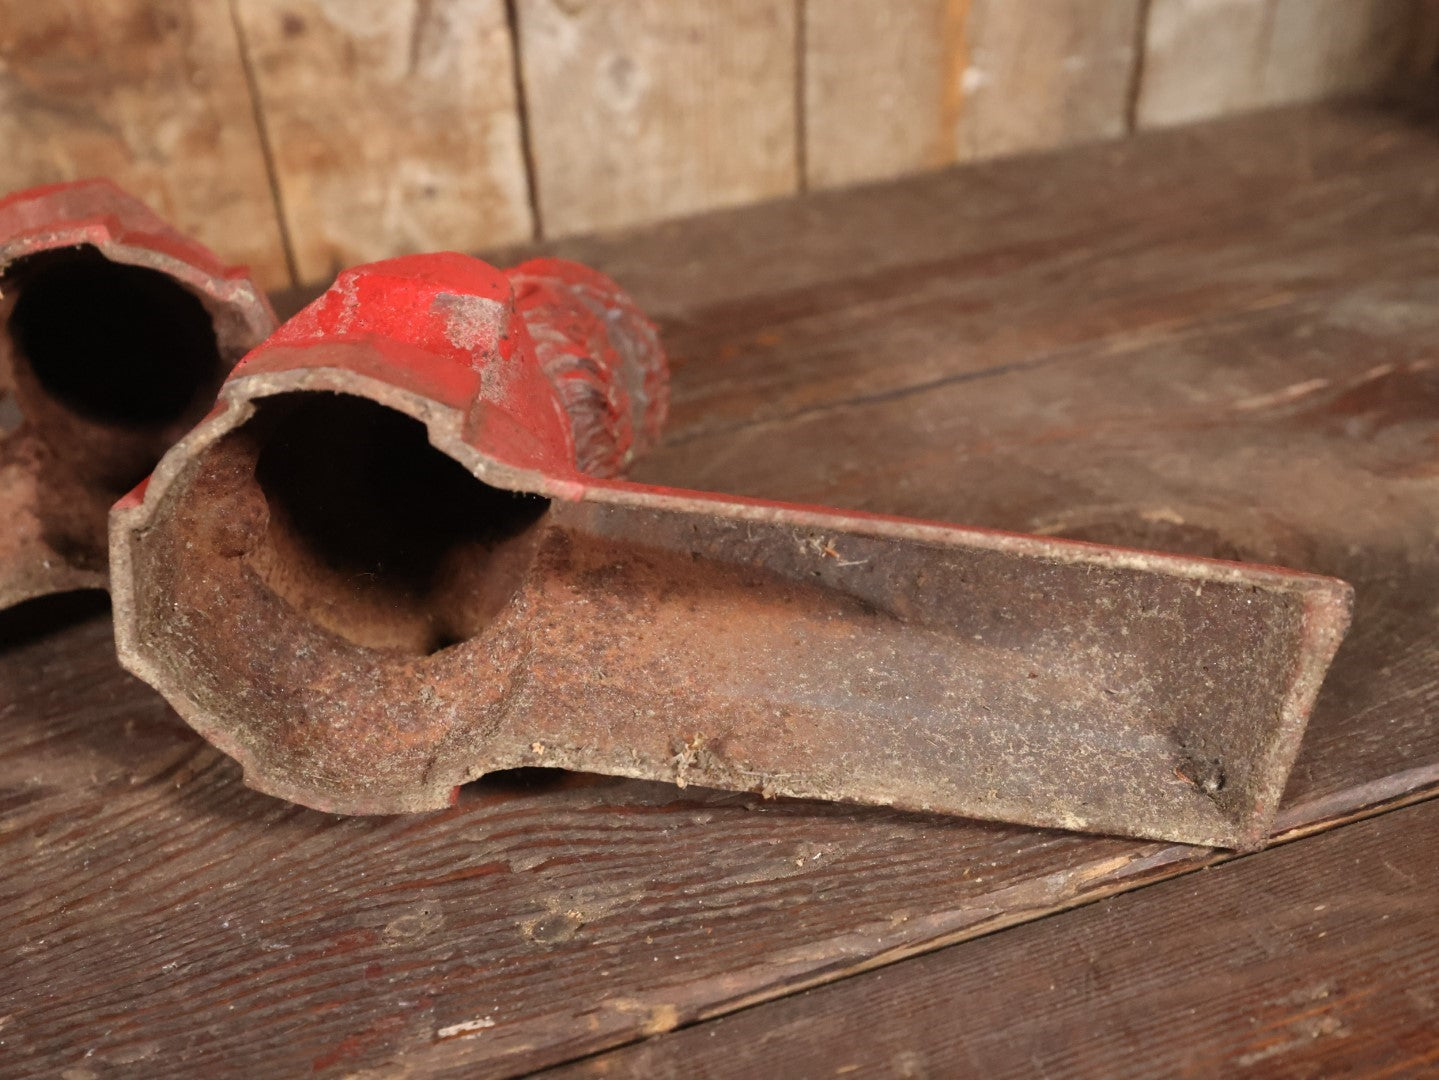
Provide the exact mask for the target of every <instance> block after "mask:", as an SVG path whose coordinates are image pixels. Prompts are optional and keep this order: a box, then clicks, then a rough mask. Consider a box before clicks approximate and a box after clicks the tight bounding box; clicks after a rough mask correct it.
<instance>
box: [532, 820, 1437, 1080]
mask: <svg viewBox="0 0 1439 1080" xmlns="http://www.w3.org/2000/svg"><path fill="white" fill-rule="evenodd" d="M1436 836H1439V803H1436V802H1430V803H1427V804H1426V805H1423V806H1419V807H1413V808H1410V809H1407V810H1399V811H1396V812H1394V813H1392V814H1387V815H1385V816H1383V817H1380V818H1377V819H1374V820H1371V821H1366V822H1363V823H1361V824H1358V825H1353V826H1350V827H1347V828H1344V829H1339V830H1336V831H1335V832H1332V833H1330V834H1328V835H1326V836H1323V837H1319V838H1316V839H1315V840H1313V841H1311V842H1309V843H1305V844H1297V845H1292V846H1290V847H1287V848H1284V849H1281V850H1276V851H1273V852H1271V853H1269V854H1268V855H1266V856H1265V857H1263V858H1254V859H1242V860H1239V861H1237V862H1235V863H1232V864H1230V865H1227V866H1224V867H1219V868H1216V869H1214V870H1212V871H1210V872H1208V873H1205V874H1197V875H1195V876H1193V877H1188V878H1184V879H1182V880H1179V881H1168V882H1165V883H1163V884H1161V885H1157V886H1155V887H1154V888H1152V889H1145V890H1143V891H1142V892H1137V893H1132V894H1130V895H1127V896H1122V897H1115V898H1113V899H1110V900H1106V901H1104V902H1103V903H1100V904H1096V905H1094V906H1092V907H1088V908H1085V909H1084V910H1082V911H1074V912H1070V913H1068V914H1066V915H1062V916H1056V917H1055V918H1053V919H1049V920H1045V921H1043V922H1037V923H1031V924H1030V925H1028V926H1023V927H1020V928H1018V929H1015V930H1011V931H1008V932H1006V933H1003V934H996V935H994V936H992V937H989V938H985V939H984V940H982V941H973V942H969V943H967V944H964V945H957V946H954V947H952V948H949V949H945V950H943V951H941V952H937V953H932V954H931V955H929V956H924V957H920V958H918V959H915V960H910V961H906V962H905V963H902V964H895V965H893V966H891V967H888V968H885V969H884V970H882V971H877V972H873V973H871V974H868V975H863V976H861V977H859V978H856V979H848V980H846V981H844V982H841V983H837V984H835V985H833V986H828V987H824V988H823V989H819V990H812V991H809V992H808V993H805V994H801V995H796V996H794V997H790V998H786V999H785V1000H783V1001H779V1002H774V1003H772V1004H769V1005H764V1006H761V1007H760V1008H757V1009H751V1010H748V1011H746V1012H744V1013H740V1014H738V1015H736V1016H732V1017H726V1018H724V1019H721V1020H716V1021H713V1022H711V1023H708V1024H701V1025H698V1026H696V1027H692V1028H689V1029H687V1030H685V1031H682V1032H675V1033H674V1034H671V1035H666V1036H663V1037H661V1038H658V1039H652V1040H650V1041H648V1042H644V1043H641V1044H639V1045H636V1046H633V1047H627V1048H625V1049H623V1050H617V1051H614V1052H611V1053H609V1054H605V1055H602V1056H600V1057H598V1058H595V1059H592V1060H590V1061H587V1062H583V1063H579V1064H576V1065H574V1066H571V1067H567V1068H561V1069H557V1070H555V1071H554V1072H552V1073H547V1074H546V1076H550V1077H554V1078H556V1080H558V1078H560V1077H566V1078H579V1077H600V1076H644V1077H650V1078H653V1080H670V1078H684V1080H691V1078H694V1080H702V1078H719V1077H745V1076H814V1077H818V1076H845V1075H849V1074H851V1073H853V1074H855V1075H862V1076H897V1077H902V1076H952V1077H958V1076H976V1077H979V1076H982V1077H996V1078H998V1077H1029V1076H1036V1075H1038V1076H1046V1077H1083V1076H1106V1077H1138V1076H1243V1077H1296V1078H1297V1077H1318V1076H1324V1077H1337V1076H1373V1077H1381V1076H1420V1075H1432V1071H1433V1068H1434V1065H1435V1062H1436V1061H1439V845H1436V844H1435V842H1434V841H1435V838H1436ZM1201 912H1202V913H1203V914H1202V917H1199V918H1196V917H1195V915H1196V914H1198V913H1201ZM861 1018H862V1020H861ZM857 1021H860V1022H857Z"/></svg>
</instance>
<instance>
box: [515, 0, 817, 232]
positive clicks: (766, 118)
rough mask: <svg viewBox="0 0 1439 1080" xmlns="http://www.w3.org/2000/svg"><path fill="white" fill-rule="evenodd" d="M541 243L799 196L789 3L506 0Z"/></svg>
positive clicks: (789, 0) (791, 6)
mask: <svg viewBox="0 0 1439 1080" xmlns="http://www.w3.org/2000/svg"><path fill="white" fill-rule="evenodd" d="M517 12H518V16H519V40H520V54H521V55H520V60H521V67H522V71H523V75H524V88H525V97H526V110H527V115H528V119H529V125H530V145H531V148H532V153H533V158H534V163H535V182H536V189H537V194H538V199H539V208H540V220H541V223H542V225H543V229H544V232H545V233H546V234H547V235H564V234H567V233H575V232H583V231H588V230H592V229H603V228H612V227H616V226H622V225H628V224H631V223H635V222H643V221H651V220H655V219H659V218H665V217H670V216H673V215H678V214H685V213H692V212H695V211H700V210H706V209H710V208H713V207H720V206H731V205H735V204H739V203H745V202H751V201H754V200H756V199H763V198H768V197H771V196H775V195H783V194H786V193H788V192H792V191H794V190H795V189H796V188H797V186H798V168H797V164H796V160H797V146H796V135H795V130H796V117H795V97H796V93H795V80H796V77H797V71H796V44H795V40H796V39H795V33H796V21H797V20H796V17H795V0H727V2H725V3H722V4H720V3H713V2H712V0H624V2H609V0H518V3H517Z"/></svg>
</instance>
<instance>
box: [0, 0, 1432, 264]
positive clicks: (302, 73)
mask: <svg viewBox="0 0 1439 1080" xmlns="http://www.w3.org/2000/svg"><path fill="white" fill-rule="evenodd" d="M1436 63H1439V0H1030V2H1027V3H1024V4H1018V3H1012V2H1010V0H902V2H899V3H880V2H878V0H728V2H726V3H723V4H716V3H710V2H708V0H605V2H600V0H398V2H391V0H191V2H185V0H153V2H147V0H54V2H52V3H48V4H35V3H30V2H28V0H0V146H4V147H5V153H3V154H0V190H8V189H14V188H20V187H26V186H30V185H32V184H38V183H46V182H50V181H56V180H65V179H72V178H76V177H80V176H89V175H96V174H104V175H108V176H111V177H113V178H115V179H116V180H118V181H119V182H120V183H122V184H123V185H125V186H127V187H129V188H131V189H132V190H134V191H135V192H137V193H138V194H139V195H141V196H142V197H144V198H145V199H147V200H148V201H149V202H151V203H153V204H154V205H155V206H156V208H157V209H159V210H160V211H161V212H162V213H164V214H165V215H166V216H168V217H169V218H171V219H172V220H174V221H175V222H176V223H177V224H179V225H180V226H181V227H183V228H185V229H187V230H190V231H192V232H194V233H195V234H196V235H198V236H199V237H200V238H201V239H203V240H205V241H206V242H207V243H209V244H210V245H211V246H213V247H214V248H215V249H216V250H218V251H219V252H220V253H221V254H222V255H224V256H225V257H226V258H228V259H231V260H234V261H239V262H248V263H250V264H251V265H252V266H254V267H255V268H256V270H257V271H258V273H259V275H260V277H261V279H262V280H263V281H264V282H265V283H266V284H268V285H271V286H280V285H283V284H287V283H290V282H291V281H296V280H297V281H301V282H316V281H323V280H325V279H326V278H328V277H329V276H330V275H331V274H332V273H333V272H334V271H335V270H336V269H337V268H338V267H340V266H344V265H347V264H351V263H355V262H361V261H365V260H369V259H374V258H380V257H383V256H385V255H390V254H397V253H401V252H407V251H417V250H427V249H434V248H460V249H465V250H475V249H483V248H489V247H495V246H499V245H503V244H508V243H510V242H512V241H515V240H519V239H524V238H527V237H531V236H537V235H545V236H561V235H567V234H572V233H578V232H587V231H591V230H596V229H608V228H614V227H618V226H625V225H630V224H636V223H642V222H646V221H653V220H658V219H661V218H665V217H671V216H675V215H679V214H686V213H692V212H696V211H702V210H707V209H711V208H715V207H720V206H730V205H734V204H737V203H744V202H751V201H755V200H759V199H766V198H771V197H775V196H782V195H785V194H788V193H790V192H793V191H796V190H799V189H801V188H804V187H815V188H820V187H835V186H843V185H847V184H851V183H857V182H862V181H868V180H876V179H882V178H887V177H893V176H900V175H905V174H908V173H913V172H916V171H921V170H925V169H930V168H934V167H937V166H941V165H946V164H949V163H952V162H957V161H965V160H971V159H975V158H987V157H995V156H999V155H1005V154H1012V153H1017V152H1022V151H1028V150H1036V149H1043V148H1048V147H1054V146H1060V145H1064V144H1067V143H1074V142H1081V141H1087V140H1094V139H1104V138H1113V137H1119V136H1123V135H1124V134H1126V133H1128V132H1129V131H1132V130H1134V129H1135V128H1136V127H1155V126H1162V125H1168V124H1174V123H1182V122H1186V121H1190V120H1197V119H1202V118H1207V117H1212V116H1216V115H1220V114H1223V113H1229V112H1235V111H1241V110H1246V109H1252V108H1260V107H1264V106H1268V105H1276V104H1281V103H1287V102H1294V101H1302V100H1311V99H1317V98H1322V97H1328V96H1336V95H1348V94H1356V93H1362V92H1367V91H1371V90H1375V89H1380V88H1387V87H1390V86H1393V85H1397V84H1399V83H1402V82H1404V81H1405V80H1412V79H1414V78H1418V77H1421V76H1422V75H1423V74H1424V73H1426V72H1433V71H1434V69H1435V67H1436Z"/></svg>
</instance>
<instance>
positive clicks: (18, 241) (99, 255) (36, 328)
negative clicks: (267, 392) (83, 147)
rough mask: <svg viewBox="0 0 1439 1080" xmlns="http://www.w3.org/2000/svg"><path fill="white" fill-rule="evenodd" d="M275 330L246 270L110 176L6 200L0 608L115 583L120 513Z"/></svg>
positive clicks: (0, 338) (0, 317)
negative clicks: (114, 532) (113, 534)
mask: <svg viewBox="0 0 1439 1080" xmlns="http://www.w3.org/2000/svg"><path fill="white" fill-rule="evenodd" d="M274 326H275V317H274V315H273V313H272V312H271V311H270V306H269V303H268V302H267V301H266V300H265V297H264V294H263V293H261V292H260V290H259V289H258V288H256V286H255V284H254V282H253V281H251V280H250V278H249V276H248V274H247V273H246V272H245V271H244V270H243V269H242V268H232V267H226V266H224V265H222V264H221V262H220V261H219V260H218V259H217V258H216V257H215V256H214V255H213V254H211V253H210V252H209V251H207V250H206V249H205V248H203V247H201V246H200V245H199V244H196V243H195V242H194V241H192V240H189V239H187V238H186V237H184V236H181V235H180V234H179V233H177V232H175V231H174V230H173V229H171V228H170V227H169V226H168V225H166V224H165V223H164V222H163V221H161V220H160V219H159V218H158V217H156V216H155V215H154V214H153V213H152V212H151V211H150V210H149V209H147V208H146V207H145V206H144V205H142V204H141V203H139V202H137V201H136V200H134V199H132V198H131V197H130V196H128V195H126V194H125V193H124V192H122V191H120V190H119V189H117V188H115V187H114V186H113V185H111V184H109V183H107V182H105V181H100V180H94V181H86V182H83V183H76V184H57V185H53V186H50V187H43V188H35V189H33V190H30V191H22V192H19V193H18V194H15V195H11V196H9V197H8V198H5V199H3V200H0V517H3V519H4V521H5V527H4V529H3V530H0V608H3V607H9V606H10V605H12V604H15V603H18V602H20V601H22V600H26V599H29V598H30V597H33V596H39V595H42V594H44V593H50V592H59V591H63V590H66V589H74V588H85V587H90V586H103V585H104V584H105V580H106V566H107V557H106V556H107V542H106V514H107V513H108V511H109V509H110V505H111V504H112V503H113V502H114V501H115V500H116V499H117V498H118V497H119V496H121V495H123V494H124V493H125V492H127V491H129V490H130V489H131V488H132V487H134V485H135V484H136V483H137V482H138V481H139V480H141V479H142V478H144V476H145V475H146V474H147V473H149V471H150V470H151V468H153V467H154V465H155V462H156V461H158V460H159V458H160V455H161V453H163V452H164V450H165V449H166V447H168V446H169V445H170V444H171V443H172V442H174V441H175V439H177V438H178V437H179V436H180V435H182V434H184V432H186V431H187V430H189V428H190V427H191V426H192V425H193V424H194V423H195V421H196V420H198V419H199V418H200V417H202V416H203V415H204V414H205V412H206V411H207V410H208V409H209V408H210V406H211V404H212V403H213V402H214V400H215V392H216V390H218V389H219V386H220V381H221V380H222V379H223V378H224V377H225V373H226V372H227V371H229V370H230V368H231V367H232V366H233V365H234V363H235V361H237V360H238V359H239V358H240V357H241V356H243V355H244V354H245V352H247V351H248V350H249V349H250V348H251V347H253V346H254V345H256V344H258V343H259V342H260V341H261V340H262V339H263V338H264V337H265V335H266V334H268V333H269V332H270V331H271V330H272V329H273V328H274Z"/></svg>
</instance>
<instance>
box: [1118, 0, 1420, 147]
mask: <svg viewBox="0 0 1439 1080" xmlns="http://www.w3.org/2000/svg"><path fill="white" fill-rule="evenodd" d="M1434 14H1435V11H1434V5H1433V3H1432V0H1152V2H1151V4H1150V9H1149V22H1148V27H1147V32H1146V35H1145V46H1144V71H1143V79H1142V84H1141V86H1140V88H1139V97H1138V102H1137V108H1136V116H1137V121H1138V123H1139V125H1140V126H1141V127H1159V126H1162V125H1165V124H1178V123H1185V122H1188V121H1193V120H1203V119H1208V118H1209V117H1213V116H1220V115H1223V114H1225V113H1233V112H1239V111H1242V110H1245V109H1256V108H1262V107H1264V106H1272V105H1281V104H1285V103H1288V102H1299V101H1313V100H1317V99H1322V98H1326V97H1339V96H1343V95H1346V94H1356V93H1362V92H1364V91H1372V90H1375V89H1378V88H1383V87H1385V86H1386V85H1388V84H1390V83H1392V82H1394V81H1396V80H1402V79H1405V78H1412V77H1413V76H1414V75H1415V74H1416V73H1417V72H1419V71H1422V70H1425V69H1426V68H1427V67H1430V66H1432V64H1433V50H1434V43H1435V35H1436V28H1435V26H1434Z"/></svg>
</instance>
